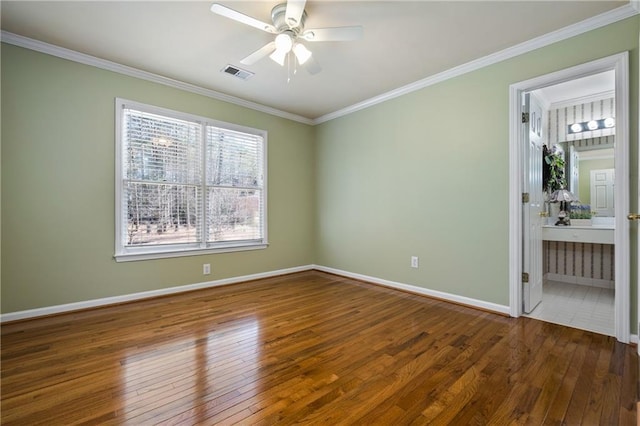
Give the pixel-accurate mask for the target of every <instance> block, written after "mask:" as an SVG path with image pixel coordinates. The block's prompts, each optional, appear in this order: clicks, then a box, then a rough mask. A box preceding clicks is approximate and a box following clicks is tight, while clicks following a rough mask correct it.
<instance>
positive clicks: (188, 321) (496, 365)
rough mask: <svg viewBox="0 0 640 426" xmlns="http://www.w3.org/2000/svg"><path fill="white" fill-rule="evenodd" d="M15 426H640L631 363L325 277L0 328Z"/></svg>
mask: <svg viewBox="0 0 640 426" xmlns="http://www.w3.org/2000/svg"><path fill="white" fill-rule="evenodd" d="M1 354H2V358H1V360H2V367H1V368H2V376H1V377H2V382H1V386H2V388H1V393H2V396H1V407H0V408H1V420H2V424H3V425H11V424H21V425H36V424H46V425H55V424H135V425H140V424H157V423H162V424H199V423H200V424H232V423H240V424H291V423H306V424H331V425H334V424H361V425H365V424H366V425H369V424H385V425H400V424H426V423H433V424H454V425H466V424H495V425H504V424H511V423H514V424H534V425H536V424H569V425H578V424H584V425H597V424H601V425H618V424H619V425H631V424H636V401H637V398H638V394H637V392H638V391H637V380H638V359H637V356H636V355H635V348H634V347H631V346H628V345H624V344H621V343H618V342H616V341H615V339H614V338H612V337H607V336H603V335H597V334H593V333H589V332H585V331H581V330H577V329H572V328H567V327H562V326H558V325H555V324H549V323H545V322H541V321H536V320H533V319H529V318H519V319H513V318H506V317H502V316H499V315H495V314H491V313H487V312H481V311H477V310H474V309H470V308H466V307H462V306H456V305H452V304H448V303H446V302H441V301H436V300H431V299H428V298H425V297H422V296H417V295H412V294H407V293H402V292H398V291H395V290H392V289H386V288H382V287H378V286H375V285H370V284H366V283H361V282H358V281H354V280H350V279H346V278H341V277H336V276H333V275H329V274H325V273H321V272H316V271H312V272H304V273H299V274H294V275H288V276H283V277H277V278H271V279H265V280H260V281H253V282H247V283H242V284H236V285H231V286H226V287H218V288H214V289H208V290H201V291H197V292H191V293H184V294H180V295H176V296H171V297H165V298H158V299H152V300H146V301H141V302H136V303H132V304H127V305H121V306H114V307H107V308H102V309H96V310H92V311H85V312H78V313H73V314H66V315H60V316H55V317H49V318H43V319H35V320H30V321H24V322H18V323H13V324H5V325H3V326H2V350H1Z"/></svg>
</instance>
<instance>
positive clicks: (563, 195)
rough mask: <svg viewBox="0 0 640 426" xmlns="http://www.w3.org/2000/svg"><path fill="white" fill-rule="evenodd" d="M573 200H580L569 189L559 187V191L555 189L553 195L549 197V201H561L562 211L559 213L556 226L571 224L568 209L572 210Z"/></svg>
mask: <svg viewBox="0 0 640 426" xmlns="http://www.w3.org/2000/svg"><path fill="white" fill-rule="evenodd" d="M572 201H578V199H577V198H576V196H575V195H573V194H572V193H571V191H569V190H567V189H558V190H557V191H553V193H552V194H551V197H549V202H551V203H560V213H558V221H557V222H556V226H568V225H571V221H570V219H569V217H568V216H569V213H568V211H570V208H571V207H570V206H571V202H572Z"/></svg>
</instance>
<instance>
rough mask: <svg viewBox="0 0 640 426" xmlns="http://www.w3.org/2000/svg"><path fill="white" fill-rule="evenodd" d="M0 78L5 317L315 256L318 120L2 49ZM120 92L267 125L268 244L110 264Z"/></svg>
mask: <svg viewBox="0 0 640 426" xmlns="http://www.w3.org/2000/svg"><path fill="white" fill-rule="evenodd" d="M1 83H2V89H3V91H2V124H3V125H2V180H1V182H2V205H3V209H2V251H1V253H2V266H3V267H2V312H3V313H7V312H15V311H20V310H25V309H32V308H39V307H44V306H52V305H59V304H64V303H70V302H78V301H85V300H92V299H98V298H103V297H108V296H116V295H124V294H130V293H135V292H142V291H147V290H154V289H160V288H165V287H171V286H179V285H184V284H191V283H198V282H203V281H208V280H215V279H221V278H227V277H233V276H242V275H248V274H253V273H259V272H265V271H273V270H278V269H282V268H289V267H294V266H300V265H308V264H311V263H313V242H314V211H313V209H314V193H313V191H314V189H313V188H314V178H315V176H314V149H313V141H314V129H313V127H311V126H308V125H304V124H300V123H296V122H292V121H290V120H285V119H281V118H277V117H274V116H271V115H268V114H263V113H260V112H257V111H253V110H249V109H245V108H242V107H239V106H235V105H230V104H228V103H224V102H220V101H216V100H213V99H211V98H208V97H204V96H199V95H196V94H192V93H188V92H184V91H180V90H176V89H173V88H169V87H166V86H163V85H158V84H154V83H150V82H147V81H142V80H139V79H136V78H131V77H127V76H123V75H120V74H116V73H112V72H108V71H104V70H100V69H97V68H94V67H90V66H85V65H80V64H77V63H74V62H70V61H66V60H62V59H58V58H55V57H52V56H49V55H44V54H40V53H36V52H33V51H30V50H26V49H22V48H18V47H15V46H11V45H5V44H3V45H2V82H1ZM115 97H122V98H126V99H131V100H135V101H139V102H143V103H148V104H152V105H157V106H161V107H165V108H171V109H174V110H179V111H185V112H189V113H194V114H198V115H202V116H207V117H211V118H214V119H218V120H223V121H228V122H232V123H237V124H241V125H246V126H250V127H255V128H259V129H265V130H267V131H268V135H269V136H268V138H269V139H268V161H269V169H268V185H269V186H268V209H269V211H268V232H269V242H270V246H269V247H268V248H267V249H265V250H257V251H248V252H240V253H228V254H216V255H203V256H192V257H182V258H173V259H166V260H152V261H141V262H127V263H116V262H115V261H114V260H113V258H112V256H113V254H114V210H115V208H114V182H115V181H114V179H115V178H114V173H115V171H114V167H115V165H114V149H115V148H114V143H115V142H114V141H115V139H114V127H115V124H114V110H115V106H114V98H115ZM203 263H211V266H212V269H213V273H212V275H210V276H204V275H202V264H203Z"/></svg>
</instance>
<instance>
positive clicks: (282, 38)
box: [276, 33, 293, 54]
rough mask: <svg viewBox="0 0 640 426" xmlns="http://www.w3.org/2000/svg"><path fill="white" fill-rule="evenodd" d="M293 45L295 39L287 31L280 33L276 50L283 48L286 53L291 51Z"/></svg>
mask: <svg viewBox="0 0 640 426" xmlns="http://www.w3.org/2000/svg"><path fill="white" fill-rule="evenodd" d="M292 47H293V40H292V39H291V36H290V35H289V34H287V33H282V34H278V36H277V37H276V51H278V50H281V51H283V52H284V53H285V54H286V53H289V52H290V51H291V48H292Z"/></svg>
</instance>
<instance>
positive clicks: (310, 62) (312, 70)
mask: <svg viewBox="0 0 640 426" xmlns="http://www.w3.org/2000/svg"><path fill="white" fill-rule="evenodd" d="M302 66H303V67H304V69H306V70H307V72H308V73H309V74H311V75H315V74H318V73H319V72H320V71H322V67H321V66H320V64H319V63H318V61H316V60H315V59H314V57H313V56H311V57H309V59H307V60H306V61H305V63H304V65H302Z"/></svg>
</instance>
